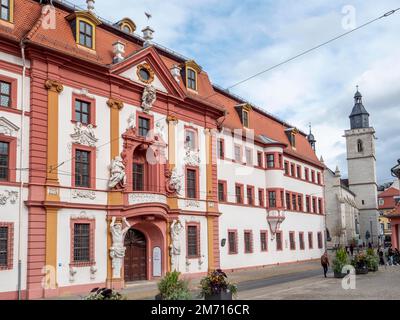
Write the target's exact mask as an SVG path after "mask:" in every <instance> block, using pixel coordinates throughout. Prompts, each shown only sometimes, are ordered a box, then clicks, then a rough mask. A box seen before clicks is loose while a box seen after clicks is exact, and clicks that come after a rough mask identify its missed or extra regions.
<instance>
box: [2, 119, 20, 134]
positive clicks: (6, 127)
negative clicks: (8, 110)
mask: <svg viewBox="0 0 400 320" xmlns="http://www.w3.org/2000/svg"><path fill="white" fill-rule="evenodd" d="M18 130H19V127H17V126H16V125H15V124H13V123H12V122H11V121H9V120H7V119H6V118H4V117H0V134H4V135H6V136H9V137H16V136H17V132H18Z"/></svg>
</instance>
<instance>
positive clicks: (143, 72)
mask: <svg viewBox="0 0 400 320" xmlns="http://www.w3.org/2000/svg"><path fill="white" fill-rule="evenodd" d="M136 74H137V76H138V78H139V80H140V81H142V82H143V83H146V84H150V83H152V82H153V81H154V71H153V69H151V67H150V65H149V64H148V63H143V64H140V65H138V67H137V71H136Z"/></svg>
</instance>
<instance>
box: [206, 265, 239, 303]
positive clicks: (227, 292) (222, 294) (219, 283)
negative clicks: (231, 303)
mask: <svg viewBox="0 0 400 320" xmlns="http://www.w3.org/2000/svg"><path fill="white" fill-rule="evenodd" d="M200 287H201V291H200V298H204V299H205V300H232V298H233V297H234V296H236V295H237V286H236V285H235V284H232V283H230V282H229V281H228V277H227V275H226V273H225V272H223V271H222V270H220V269H217V270H214V271H212V272H210V273H209V274H208V275H207V277H204V278H203V279H202V280H201V281H200Z"/></svg>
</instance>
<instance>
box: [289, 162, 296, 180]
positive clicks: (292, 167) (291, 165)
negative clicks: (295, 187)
mask: <svg viewBox="0 0 400 320" xmlns="http://www.w3.org/2000/svg"><path fill="white" fill-rule="evenodd" d="M294 168H295V165H294V164H293V163H292V164H290V175H291V176H292V177H295V175H296V173H295V171H294Z"/></svg>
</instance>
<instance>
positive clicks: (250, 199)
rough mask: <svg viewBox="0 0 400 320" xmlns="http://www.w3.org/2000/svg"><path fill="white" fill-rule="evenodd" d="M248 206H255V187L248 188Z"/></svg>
mask: <svg viewBox="0 0 400 320" xmlns="http://www.w3.org/2000/svg"><path fill="white" fill-rule="evenodd" d="M247 204H248V205H250V206H252V205H254V187H250V186H248V187H247Z"/></svg>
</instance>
